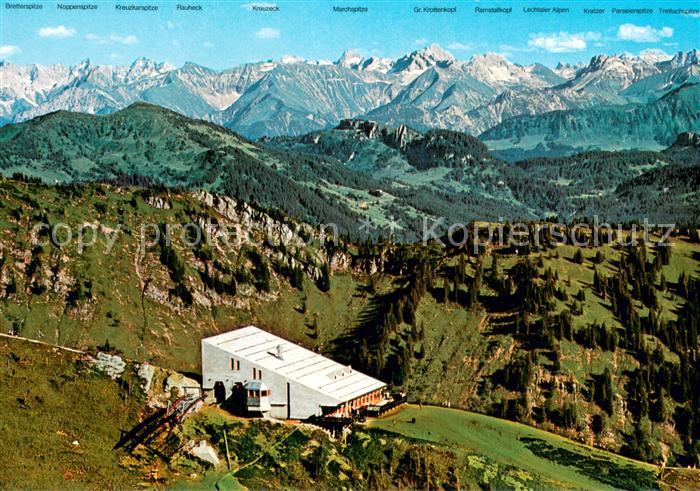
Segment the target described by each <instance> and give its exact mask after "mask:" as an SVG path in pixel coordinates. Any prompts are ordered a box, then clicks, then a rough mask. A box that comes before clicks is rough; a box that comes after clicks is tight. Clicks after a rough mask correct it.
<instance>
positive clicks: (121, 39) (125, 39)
mask: <svg viewBox="0 0 700 491" xmlns="http://www.w3.org/2000/svg"><path fill="white" fill-rule="evenodd" d="M109 39H110V40H111V41H114V42H115V43H119V44H137V43H138V42H139V38H137V37H136V36H134V35H132V34H130V35H128V36H116V35H114V34H112V35H111V36H110V37H109Z"/></svg>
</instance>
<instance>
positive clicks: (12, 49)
mask: <svg viewBox="0 0 700 491" xmlns="http://www.w3.org/2000/svg"><path fill="white" fill-rule="evenodd" d="M21 52H22V50H21V49H19V46H15V45H14V44H3V45H2V46H0V56H2V57H10V56H12V55H16V54H19V53H21Z"/></svg>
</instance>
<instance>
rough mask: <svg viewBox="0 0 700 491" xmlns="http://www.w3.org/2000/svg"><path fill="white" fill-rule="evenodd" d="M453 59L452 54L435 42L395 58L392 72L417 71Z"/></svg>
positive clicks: (449, 61) (409, 72)
mask: <svg viewBox="0 0 700 491" xmlns="http://www.w3.org/2000/svg"><path fill="white" fill-rule="evenodd" d="M453 61H455V57H454V56H452V54H450V53H449V52H447V51H445V50H444V49H442V48H441V47H440V46H439V45H437V44H431V45H430V46H426V47H425V48H421V49H417V50H415V51H413V52H411V53H409V54H407V55H405V56H402V57H401V58H399V59H398V60H396V63H395V64H394V68H393V69H392V71H393V72H394V73H398V72H405V73H408V74H411V73H419V72H423V71H425V70H427V69H428V68H431V67H433V66H435V65H437V64H439V63H451V62H453Z"/></svg>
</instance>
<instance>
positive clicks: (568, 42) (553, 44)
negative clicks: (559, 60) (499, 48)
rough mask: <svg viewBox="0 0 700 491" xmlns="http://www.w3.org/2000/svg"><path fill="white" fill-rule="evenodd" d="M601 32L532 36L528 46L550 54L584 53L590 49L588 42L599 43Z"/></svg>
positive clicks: (554, 33) (556, 33) (538, 34)
mask: <svg viewBox="0 0 700 491" xmlns="http://www.w3.org/2000/svg"><path fill="white" fill-rule="evenodd" d="M599 39H600V33H599V32H575V33H570V32H564V31H562V32H552V33H537V34H530V39H529V40H528V42H527V45H528V46H530V47H531V48H539V49H543V50H545V51H549V52H550V53H571V52H574V51H583V50H584V49H586V48H587V47H588V41H598V40H599Z"/></svg>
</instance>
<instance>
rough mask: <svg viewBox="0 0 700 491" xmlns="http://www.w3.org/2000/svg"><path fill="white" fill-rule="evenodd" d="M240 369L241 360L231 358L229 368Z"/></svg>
mask: <svg viewBox="0 0 700 491" xmlns="http://www.w3.org/2000/svg"><path fill="white" fill-rule="evenodd" d="M240 369H241V362H240V361H239V360H235V359H233V358H231V370H240Z"/></svg>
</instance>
